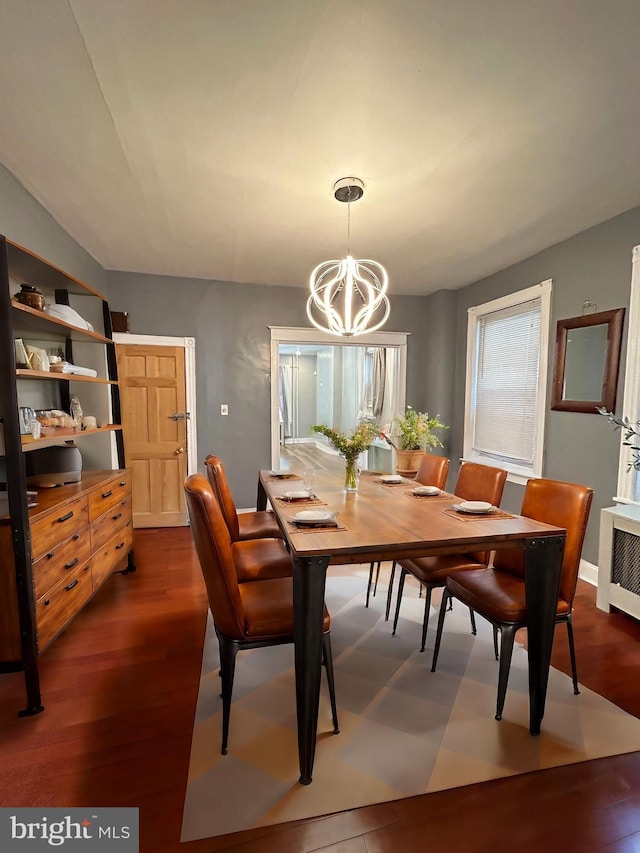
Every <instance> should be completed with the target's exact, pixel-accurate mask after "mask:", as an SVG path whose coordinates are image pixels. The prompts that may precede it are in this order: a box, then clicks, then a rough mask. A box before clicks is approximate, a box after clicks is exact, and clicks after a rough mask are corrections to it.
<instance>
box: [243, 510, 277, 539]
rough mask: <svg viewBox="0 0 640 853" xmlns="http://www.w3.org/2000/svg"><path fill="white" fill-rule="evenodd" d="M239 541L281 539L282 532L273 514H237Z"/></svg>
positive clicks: (259, 512) (268, 512)
mask: <svg viewBox="0 0 640 853" xmlns="http://www.w3.org/2000/svg"><path fill="white" fill-rule="evenodd" d="M238 526H239V528H240V539H243V540H244V539H282V530H280V525H279V524H278V519H277V518H276V515H275V513H274V512H270V511H269V510H262V511H257V512H240V513H238Z"/></svg>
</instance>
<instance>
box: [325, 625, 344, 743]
mask: <svg viewBox="0 0 640 853" xmlns="http://www.w3.org/2000/svg"><path fill="white" fill-rule="evenodd" d="M322 663H323V664H324V668H325V671H326V673H327V685H328V686H329V699H330V700H331V716H332V718H333V733H334V735H337V734H340V727H339V726H338V709H337V707H336V687H335V682H334V680H333V652H332V651H331V634H329V633H327V634H323V635H322Z"/></svg>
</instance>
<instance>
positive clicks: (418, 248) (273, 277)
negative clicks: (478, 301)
mask: <svg viewBox="0 0 640 853" xmlns="http://www.w3.org/2000/svg"><path fill="white" fill-rule="evenodd" d="M639 94H640V3H639V2H638V0H39V2H38V0H22V2H19V0H2V2H1V3H0V162H2V163H3V164H4V165H5V166H6V167H7V168H8V169H9V171H10V172H12V173H13V174H14V175H15V176H16V178H17V179H18V180H19V181H20V182H21V183H22V184H23V185H24V186H25V187H26V188H27V190H29V192H31V193H32V194H33V195H34V196H35V198H36V199H38V201H39V202H40V203H41V204H42V205H43V206H44V207H45V208H46V209H47V210H48V211H49V212H50V213H51V214H52V215H53V217H54V218H55V219H56V220H57V221H58V222H59V223H60V224H61V225H62V226H63V227H64V228H65V229H66V230H67V231H68V232H69V233H70V234H71V235H72V236H73V237H74V238H75V239H76V240H77V241H78V243H80V244H81V245H82V246H84V247H85V249H87V251H88V252H89V253H90V254H91V255H92V256H93V257H94V258H95V259H96V260H97V261H98V262H99V263H100V264H102V266H104V267H106V268H107V269H115V270H129V271H136V272H147V273H159V274H166V275H176V276H189V277H192V276H193V277H201V278H210V279H217V280H222V281H248V282H257V283H267V284H283V285H290V286H300V287H305V286H306V285H307V280H308V276H309V273H310V271H311V269H312V268H313V267H314V266H315V265H316V264H317V263H319V262H320V261H323V260H327V259H330V258H337V257H342V256H343V255H344V254H345V251H346V236H347V216H346V205H343V204H340V203H339V202H337V201H335V199H334V198H333V190H332V188H333V184H334V182H335V181H336V180H338V179H339V178H342V177H345V176H352V175H354V176H357V177H360V178H361V179H363V180H364V182H365V185H366V191H365V196H364V198H363V199H362V200H361V201H359V202H357V204H354V205H352V206H351V249H352V253H353V254H354V255H355V256H356V257H369V258H374V259H375V260H378V261H380V262H381V263H383V264H385V265H386V266H387V269H388V271H389V276H390V294H391V295H393V293H403V294H424V293H429V292H432V291H434V290H438V289H440V288H455V287H460V286H462V285H464V284H467V283H469V282H471V281H474V280H476V279H478V278H481V277H483V276H485V275H487V274H490V273H491V272H494V271H496V270H499V269H502V268H504V267H506V266H508V265H510V264H512V263H514V262H516V261H518V260H520V259H523V258H526V257H528V256H530V255H532V254H534V253H535V252H536V251H538V250H541V249H543V248H545V247H547V246H549V245H552V244H553V243H557V242H559V241H560V240H563V239H565V238H567V237H569V236H571V235H573V234H575V233H578V232H579V231H582V230H584V229H585V228H588V227H590V226H592V225H595V224H597V223H599V222H602V221H603V220H605V219H608V218H609V217H611V216H614V215H616V214H618V213H621V212H623V211H625V210H628V209H630V208H632V207H634V206H636V205H638V204H640V109H639V108H638V96H639Z"/></svg>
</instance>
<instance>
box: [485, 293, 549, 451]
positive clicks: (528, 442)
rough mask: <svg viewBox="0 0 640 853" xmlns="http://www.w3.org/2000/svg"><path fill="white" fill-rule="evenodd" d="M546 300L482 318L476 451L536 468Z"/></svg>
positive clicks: (521, 305)
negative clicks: (537, 417) (543, 319)
mask: <svg viewBox="0 0 640 853" xmlns="http://www.w3.org/2000/svg"><path fill="white" fill-rule="evenodd" d="M541 315H542V304H541V299H540V298H536V299H532V300H530V301H528V302H522V303H520V304H519V305H514V306H512V307H509V308H504V309H501V310H498V311H494V312H492V313H488V314H485V315H484V316H482V317H481V318H480V319H479V320H478V325H477V338H476V369H475V382H474V389H473V391H474V402H475V406H474V410H475V416H474V425H473V439H472V444H473V449H474V450H475V451H477V452H478V453H483V454H488V455H490V456H492V457H494V458H495V459H497V460H499V459H504V460H509V461H512V462H514V463H515V464H518V465H524V466H530V465H532V463H533V460H534V454H535V446H536V429H537V420H536V411H537V401H538V380H539V369H540V368H539V364H540V324H541Z"/></svg>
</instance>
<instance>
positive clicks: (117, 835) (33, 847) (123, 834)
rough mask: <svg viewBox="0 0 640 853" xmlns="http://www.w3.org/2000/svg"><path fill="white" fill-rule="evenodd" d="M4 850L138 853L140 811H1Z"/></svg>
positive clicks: (0, 834) (0, 846)
mask: <svg viewBox="0 0 640 853" xmlns="http://www.w3.org/2000/svg"><path fill="white" fill-rule="evenodd" d="M0 850H2V853H5V851H7V853H13V851H23V853H31V851H34V853H37V851H40V850H49V851H50V850H63V851H66V850H70V851H74V850H75V851H77V853H80V851H82V853H84V851H89V853H90V851H92V850H97V851H99V853H111V851H113V853H138V850H139V835H138V809H132V808H116V809H107V808H104V809H103V808H87V809H84V808H74V809H57V808H56V809H49V808H29V809H11V808H8V809H7V808H0Z"/></svg>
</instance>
